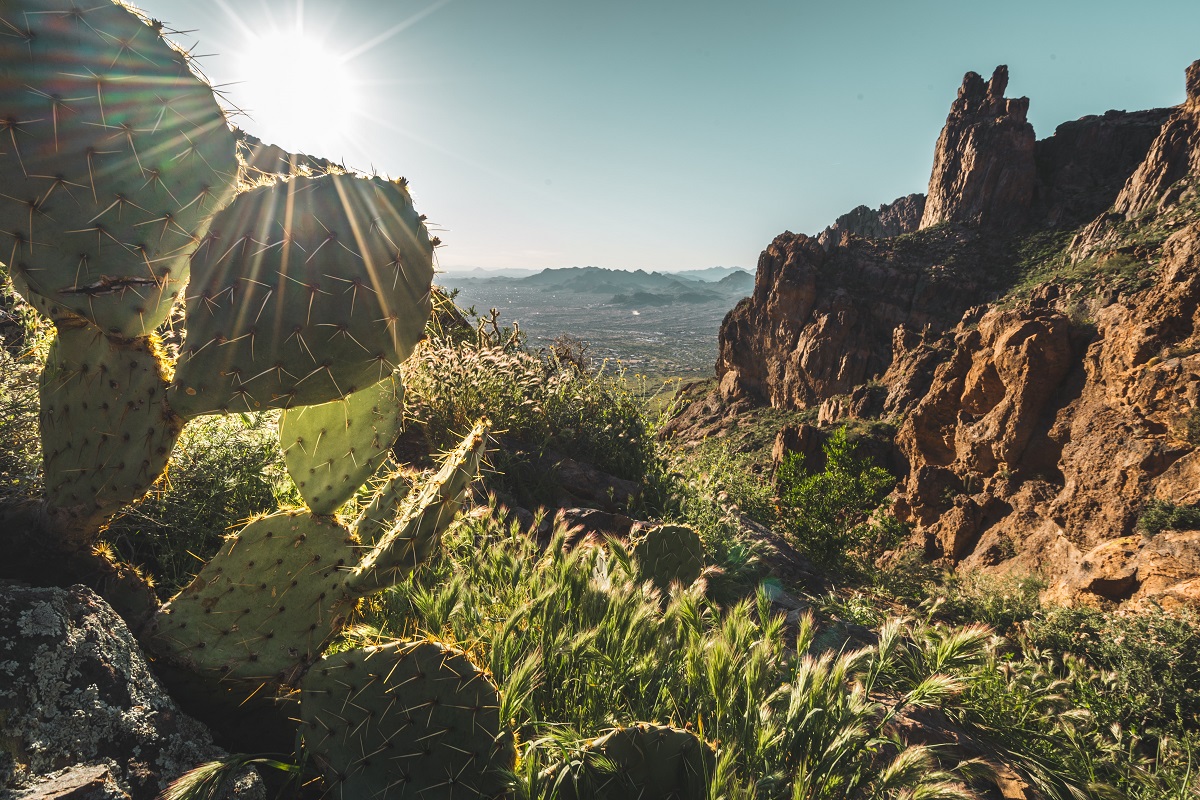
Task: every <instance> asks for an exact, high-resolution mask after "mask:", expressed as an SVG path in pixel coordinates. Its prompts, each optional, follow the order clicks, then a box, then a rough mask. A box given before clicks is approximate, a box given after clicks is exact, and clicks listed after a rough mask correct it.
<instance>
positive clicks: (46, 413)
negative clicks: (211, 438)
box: [40, 321, 181, 514]
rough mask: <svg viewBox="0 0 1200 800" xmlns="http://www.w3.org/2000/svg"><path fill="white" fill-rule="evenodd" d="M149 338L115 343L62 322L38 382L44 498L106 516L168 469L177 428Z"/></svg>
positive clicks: (92, 330)
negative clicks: (100, 511) (104, 512)
mask: <svg viewBox="0 0 1200 800" xmlns="http://www.w3.org/2000/svg"><path fill="white" fill-rule="evenodd" d="M166 388H167V384H166V379H165V377H164V376H163V364H162V361H161V359H160V358H159V357H158V353H157V352H156V347H155V345H154V343H153V342H152V341H151V340H150V339H148V338H142V339H137V340H135V341H131V342H126V343H124V344H123V345H121V346H117V345H115V344H113V343H112V342H111V341H110V340H109V339H108V338H107V337H105V336H104V335H103V334H102V333H100V331H99V330H97V329H96V328H94V327H92V326H90V325H87V324H85V323H84V322H82V321H80V322H79V323H78V325H77V326H75V327H71V326H68V325H60V326H59V332H58V337H57V338H56V339H55V341H54V343H53V344H52V345H51V346H50V353H49V356H48V358H47V360H46V367H45V369H44V370H43V372H42V380H41V390H40V394H41V414H40V427H41V435H42V453H43V463H44V469H45V478H46V497H47V499H48V500H49V502H50V504H51V505H52V506H56V507H59V508H77V509H80V510H82V511H83V512H84V513H85V514H87V513H91V512H92V511H93V510H95V509H103V510H108V511H109V512H111V511H112V510H115V509H116V508H118V507H120V506H123V505H125V504H126V503H130V502H132V501H133V500H136V499H137V498H139V497H141V496H142V495H143V494H145V492H146V490H147V489H148V488H149V487H150V485H151V484H152V483H154V481H155V480H156V479H157V478H158V477H159V475H161V474H162V472H163V470H164V469H165V468H166V466H167V459H168V458H169V457H170V454H171V448H172V447H174V445H175V441H176V439H178V437H179V431H180V428H181V425H180V423H179V421H178V420H177V419H176V418H174V417H172V416H171V414H170V412H169V411H168V410H167V407H166V402H165V399H166Z"/></svg>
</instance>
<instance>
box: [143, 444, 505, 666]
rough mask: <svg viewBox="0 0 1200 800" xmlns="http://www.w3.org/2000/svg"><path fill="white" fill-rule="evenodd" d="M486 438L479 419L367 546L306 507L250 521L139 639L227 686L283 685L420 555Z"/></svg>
mask: <svg viewBox="0 0 1200 800" xmlns="http://www.w3.org/2000/svg"><path fill="white" fill-rule="evenodd" d="M486 433H487V425H486V423H480V424H479V425H477V426H476V428H475V430H474V431H472V432H471V434H470V435H468V436H467V437H466V439H464V440H463V443H462V444H461V445H459V447H458V448H457V449H455V450H454V451H453V452H452V453H451V454H450V455H449V456H448V457H447V459H446V464H445V466H443V468H442V470H441V472H439V473H438V474H437V475H435V476H434V477H433V478H432V479H431V480H430V482H429V484H428V485H427V486H426V488H425V489H424V490H423V491H421V492H419V493H418V494H417V496H416V498H415V499H414V500H413V501H412V502H411V503H410V504H406V506H405V512H404V516H403V517H402V518H401V519H400V520H399V521H398V522H397V523H396V524H395V525H394V526H393V528H392V529H391V530H389V531H388V533H387V534H386V535H384V536H382V537H381V538H380V540H379V541H378V542H377V543H375V544H374V546H364V544H363V543H362V542H361V541H360V540H359V538H358V537H357V536H355V535H354V533H353V532H352V531H351V530H349V529H347V528H346V527H344V526H343V525H342V524H341V523H339V522H338V521H337V520H335V519H333V518H331V517H327V516H316V515H313V514H310V513H308V512H307V511H284V512H280V513H277V514H272V515H271V516H268V517H264V518H262V519H259V520H256V521H255V522H252V523H250V524H249V525H248V526H246V527H245V528H244V529H242V531H241V532H239V533H238V534H236V535H234V536H233V537H231V538H230V539H229V540H228V541H227V542H226V544H225V546H224V547H223V548H222V549H221V551H220V552H219V553H218V554H217V555H216V556H215V557H214V558H213V559H212V560H211V561H209V562H208V563H207V564H205V565H204V567H203V569H201V570H200V572H199V574H197V575H196V577H195V578H194V579H193V580H192V582H191V583H189V584H188V585H187V586H186V587H184V589H183V590H182V591H180V592H179V594H177V595H176V596H175V597H173V598H171V600H170V601H169V602H168V603H166V604H165V605H164V606H163V607H162V608H161V609H159V611H158V613H157V614H156V615H155V617H154V620H153V621H152V622H151V624H150V626H149V627H148V629H147V631H146V633H145V635H144V637H143V639H144V643H145V644H146V646H147V647H148V648H149V649H150V650H152V651H154V652H155V653H157V654H158V655H159V656H160V657H161V658H164V659H166V660H167V661H168V662H170V663H172V664H174V665H176V666H179V667H182V668H184V669H188V670H191V671H193V672H196V673H199V674H202V675H209V676H211V677H213V678H216V679H219V680H221V681H223V682H225V683H230V682H244V683H246V684H247V688H249V689H253V688H255V687H257V686H259V685H261V684H262V683H263V682H269V683H278V684H288V683H291V682H292V681H293V680H294V679H295V677H296V676H298V675H300V674H303V672H304V670H305V669H306V668H307V667H308V666H309V665H310V664H311V663H312V662H313V661H315V660H316V658H317V657H318V656H319V655H320V654H321V652H322V650H323V649H324V648H325V646H326V645H327V644H328V643H329V642H330V640H331V639H332V638H333V637H334V636H336V635H337V634H338V633H340V632H341V631H342V630H343V629H344V628H345V627H346V624H347V623H348V622H349V619H350V616H351V614H352V613H353V611H354V607H355V605H356V603H357V602H358V600H359V599H361V598H363V597H366V596H368V595H370V594H373V593H375V592H377V591H381V590H383V589H386V588H387V587H389V586H391V585H393V584H394V583H395V582H396V581H398V580H400V579H401V578H402V577H403V576H404V575H406V574H408V573H409V572H411V571H412V570H413V569H415V568H416V567H417V566H418V565H419V564H420V563H421V562H422V561H424V560H425V558H427V557H428V555H429V553H430V551H431V550H432V547H433V544H434V543H435V542H436V541H437V538H438V536H439V535H440V533H441V531H442V530H443V529H445V528H446V526H448V525H449V524H450V522H451V520H452V519H453V518H454V514H455V512H456V511H457V509H458V503H459V498H460V497H461V495H462V494H463V491H464V490H465V489H466V487H467V486H469V485H470V483H471V481H472V479H473V478H474V477H475V474H476V472H477V471H478V467H479V458H480V455H481V454H482V451H483V447H484V442H485V440H486ZM387 491H389V489H388V487H387V485H386V484H385V485H384V486H383V487H381V489H380V492H381V493H384V492H387Z"/></svg>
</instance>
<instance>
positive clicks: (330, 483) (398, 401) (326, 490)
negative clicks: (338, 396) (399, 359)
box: [279, 371, 404, 514]
mask: <svg viewBox="0 0 1200 800" xmlns="http://www.w3.org/2000/svg"><path fill="white" fill-rule="evenodd" d="M403 419H404V384H403V383H402V382H401V380H400V375H399V372H398V371H397V372H394V373H392V374H391V375H388V376H387V377H386V378H384V379H383V380H382V381H380V382H379V383H377V384H375V385H374V386H370V387H368V388H366V389H363V390H362V391H358V392H354V393H352V394H349V395H346V397H345V399H342V400H334V401H333V402H332V403H323V404H321V405H319V406H301V407H299V408H293V409H289V410H286V411H284V412H283V414H282V415H280V418H279V441H280V443H281V444H282V445H283V457H284V462H285V463H286V464H287V469H288V473H289V474H290V475H291V476H292V481H293V482H294V483H295V484H296V488H298V489H299V490H300V495H301V496H302V497H303V498H304V503H305V505H307V506H308V507H309V508H310V509H311V510H312V511H313V513H314V514H332V513H333V512H335V511H337V509H338V507H340V506H341V505H342V504H343V503H345V502H346V501H347V500H349V499H350V498H351V497H353V496H354V494H355V492H357V491H358V488H359V487H360V486H362V485H363V484H364V483H365V482H366V481H367V480H368V479H369V478H370V477H371V476H372V475H374V474H375V473H376V472H377V471H378V469H379V467H380V466H381V465H382V464H383V462H384V461H385V460H386V459H387V457H388V454H389V453H390V452H391V448H392V445H393V444H394V443H395V441H396V438H397V437H398V436H399V435H400V431H401V428H402V425H403Z"/></svg>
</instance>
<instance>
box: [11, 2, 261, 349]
mask: <svg viewBox="0 0 1200 800" xmlns="http://www.w3.org/2000/svg"><path fill="white" fill-rule="evenodd" d="M16 6H17V7H14V5H13V4H6V5H5V6H4V7H2V8H0V30H3V31H4V35H3V36H0V129H2V130H0V185H3V187H4V190H3V193H2V194H0V231H3V233H4V234H5V235H6V238H8V239H9V240H11V241H10V246H9V247H6V248H4V250H3V252H2V253H0V258H3V259H5V260H6V261H7V262H8V265H9V267H10V272H12V273H13V275H14V276H19V278H17V279H15V280H14V283H15V284H16V285H17V286H18V287H19V288H18V291H21V292H22V294H25V296H26V299H27V300H29V301H30V303H31V304H32V305H34V306H35V307H37V308H39V309H40V310H41V311H42V312H43V313H45V314H46V315H47V316H50V317H52V318H54V317H56V316H60V315H61V309H68V310H69V311H70V312H71V313H73V314H76V315H78V316H80V317H83V318H84V319H87V320H89V321H90V322H91V323H92V324H94V325H96V326H97V327H98V328H99V329H100V330H102V331H104V332H105V333H106V334H109V335H112V336H117V337H122V338H133V337H138V336H146V335H149V334H150V333H152V332H153V331H154V329H155V328H157V327H158V326H159V325H160V324H161V323H162V322H163V321H164V320H165V319H166V317H167V314H168V312H169V311H170V308H171V304H172V303H173V302H174V301H175V298H176V297H177V295H178V294H179V291H180V289H181V287H182V286H183V285H184V283H185V282H186V281H187V277H188V256H189V255H190V254H191V252H192V250H193V249H194V247H195V243H196V240H197V237H199V236H202V235H203V234H204V232H205V231H206V229H207V227H208V223H209V220H210V218H211V216H212V214H213V213H214V212H215V211H216V210H217V209H218V208H220V207H221V206H222V205H224V204H225V203H226V202H228V200H229V199H230V198H231V197H232V195H233V191H234V187H235V184H236V180H237V171H238V163H237V158H236V155H235V153H236V141H235V139H234V135H233V132H232V131H231V130H230V129H229V126H228V125H227V124H226V121H225V115H224V114H223V113H222V111H221V109H220V107H219V106H218V105H217V102H216V99H215V98H214V96H213V92H212V89H211V88H210V87H209V86H208V85H207V84H206V83H205V82H204V81H202V80H201V79H200V78H198V77H197V76H196V75H195V74H194V73H193V72H192V69H191V65H190V59H189V57H188V56H187V54H186V53H183V52H181V51H180V50H177V49H176V48H174V47H173V46H171V45H170V44H169V43H168V42H167V41H166V40H164V39H163V38H162V36H161V26H160V25H158V24H157V23H152V22H149V21H147V20H144V19H143V18H142V17H140V16H138V15H137V14H136V13H135V12H133V11H132V10H130V9H129V8H128V7H127V6H124V5H121V4H118V3H110V2H103V1H102V2H100V3H96V4H91V5H84V6H79V5H77V4H75V3H74V2H72V1H71V0H22V2H21V3H19V4H16ZM56 308H57V309H59V310H58V311H56V310H55V309H56Z"/></svg>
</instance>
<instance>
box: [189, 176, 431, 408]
mask: <svg viewBox="0 0 1200 800" xmlns="http://www.w3.org/2000/svg"><path fill="white" fill-rule="evenodd" d="M432 278H433V247H432V245H431V244H430V240H429V237H428V234H427V233H426V231H425V226H424V224H423V223H422V222H421V218H420V216H419V215H418V214H417V212H416V211H415V210H414V209H413V206H412V200H411V199H410V198H409V195H408V190H407V189H406V188H405V185H404V183H403V182H402V181H385V180H382V179H380V178H363V177H358V176H355V175H349V174H346V175H336V174H330V175H321V176H319V177H305V176H296V177H292V178H289V179H287V180H280V181H279V182H276V183H273V184H270V185H267V186H261V187H258V188H256V189H252V190H250V191H247V192H244V193H242V194H240V195H238V197H237V199H236V200H234V201H233V203H231V204H230V205H229V207H228V208H226V209H225V210H224V211H222V212H221V213H220V214H219V215H218V217H217V218H216V220H215V221H214V222H213V225H212V228H211V230H210V231H209V234H208V236H207V237H206V238H205V239H204V241H203V242H202V243H201V244H200V246H199V248H198V249H197V250H196V253H195V255H194V256H193V258H192V282H191V284H190V286H189V288H188V295H187V319H188V329H187V337H186V338H185V339H184V343H183V348H182V349H181V350H180V354H179V363H178V365H177V367H176V371H175V380H174V383H173V385H172V387H171V394H170V403H171V407H172V408H173V409H175V411H176V412H178V413H179V414H181V415H183V416H184V417H185V418H190V417H193V416H196V415H199V414H210V413H214V412H236V411H246V410H257V409H262V408H289V407H292V406H302V405H316V404H320V403H328V402H331V401H334V400H341V399H344V398H345V397H347V396H348V395H350V394H353V393H354V392H357V391H360V390H363V389H366V388H367V387H370V386H373V385H375V384H376V383H378V382H379V381H381V380H383V379H384V378H385V377H387V376H388V375H390V374H391V372H392V370H393V369H394V368H395V367H396V366H397V365H398V364H399V363H400V361H402V360H403V359H405V358H407V357H408V354H409V353H411V352H412V349H413V347H414V346H415V345H416V344H417V342H418V341H420V339H421V337H422V336H423V335H424V328H425V321H426V320H427V319H428V318H429V310H430V299H429V286H430V281H431V280H432Z"/></svg>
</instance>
